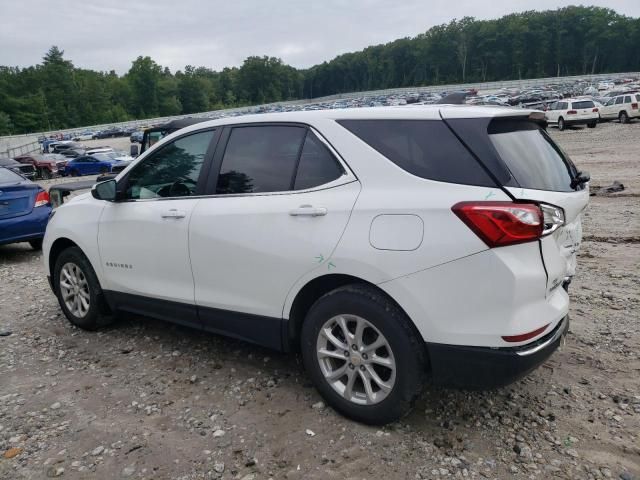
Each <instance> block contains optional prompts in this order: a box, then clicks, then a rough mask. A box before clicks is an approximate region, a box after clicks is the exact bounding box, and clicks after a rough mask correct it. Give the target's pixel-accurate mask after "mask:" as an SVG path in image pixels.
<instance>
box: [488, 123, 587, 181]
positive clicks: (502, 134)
mask: <svg viewBox="0 0 640 480" xmlns="http://www.w3.org/2000/svg"><path fill="white" fill-rule="evenodd" d="M489 138H490V139H491V142H492V143H493V146H494V147H495V149H496V150H497V151H498V154H499V155H500V158H501V159H502V161H503V162H504V163H505V164H506V166H507V168H509V170H510V171H511V175H512V176H513V178H514V179H515V180H516V181H517V182H518V185H519V186H520V187H522V188H530V189H533V190H552V191H556V192H571V191H574V188H572V187H571V180H572V179H573V178H574V177H575V176H576V174H577V170H576V167H575V165H574V164H573V163H572V162H571V160H570V159H569V157H567V155H566V154H565V153H564V152H563V151H562V150H561V149H560V147H558V145H556V144H555V142H554V141H553V140H551V138H549V136H548V135H547V133H546V132H545V131H544V130H543V129H542V128H540V127H539V126H538V125H537V124H535V123H532V122H517V121H511V122H493V123H492V124H491V125H489Z"/></svg>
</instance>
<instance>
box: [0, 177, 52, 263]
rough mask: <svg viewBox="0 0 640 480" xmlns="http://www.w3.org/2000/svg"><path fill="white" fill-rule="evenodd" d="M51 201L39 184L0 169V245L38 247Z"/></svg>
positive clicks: (47, 218)
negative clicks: (21, 243)
mask: <svg viewBox="0 0 640 480" xmlns="http://www.w3.org/2000/svg"><path fill="white" fill-rule="evenodd" d="M50 213H51V202H50V201H49V194H48V193H47V192H46V191H44V190H43V189H42V188H41V187H40V186H39V185H37V184H35V183H33V182H32V181H30V180H27V179H26V178H24V177H22V176H21V175H18V174H17V173H15V172H12V171H11V170H9V169H7V168H4V167H0V245H4V244H5V243H17V242H29V243H30V244H31V246H32V247H33V248H34V249H35V250H39V249H40V248H42V238H43V237H44V231H45V229H46V228H47V222H48V221H49V214H50Z"/></svg>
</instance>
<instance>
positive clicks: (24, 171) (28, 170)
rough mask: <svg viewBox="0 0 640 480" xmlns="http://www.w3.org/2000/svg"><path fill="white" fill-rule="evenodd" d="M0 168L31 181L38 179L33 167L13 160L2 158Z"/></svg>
mask: <svg viewBox="0 0 640 480" xmlns="http://www.w3.org/2000/svg"><path fill="white" fill-rule="evenodd" d="M0 167H5V168H8V169H9V170H12V171H14V172H15V173H17V174H19V175H22V176H23V177H25V178H27V179H29V180H35V178H36V169H35V168H34V166H33V165H28V164H24V163H20V162H16V161H15V160H13V159H12V158H0Z"/></svg>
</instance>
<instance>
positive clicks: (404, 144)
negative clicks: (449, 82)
mask: <svg viewBox="0 0 640 480" xmlns="http://www.w3.org/2000/svg"><path fill="white" fill-rule="evenodd" d="M338 123H340V124H341V125H342V126H343V127H345V128H346V129H348V130H349V131H350V132H351V133H353V134H355V135H356V136H358V137H359V138H360V139H361V140H363V141H364V142H366V143H367V144H369V145H370V146H371V147H373V148H375V149H376V150H377V151H378V152H380V153H381V154H382V155H384V156H385V157H387V158H388V159H389V160H391V161H392V162H393V163H395V164H396V165H398V166H399V167H400V168H402V169H404V170H406V171H407V172H409V173H412V174H413V175H417V176H419V177H422V178H428V179H430V180H438V181H441V182H450V183H463V184H466V185H494V183H493V181H492V180H491V179H490V178H489V177H488V175H487V174H486V173H485V171H484V170H483V169H482V167H480V165H479V164H478V163H477V162H476V160H475V159H474V158H473V157H472V156H471V155H470V154H469V152H468V151H467V149H466V148H465V147H464V146H463V145H462V144H461V143H460V142H459V141H458V139H457V138H456V137H455V136H454V135H453V134H452V133H451V131H450V130H449V128H448V127H447V126H446V125H445V123H444V122H442V121H440V120H342V121H340V122H338Z"/></svg>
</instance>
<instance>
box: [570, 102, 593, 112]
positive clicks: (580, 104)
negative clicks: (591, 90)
mask: <svg viewBox="0 0 640 480" xmlns="http://www.w3.org/2000/svg"><path fill="white" fill-rule="evenodd" d="M572 105H573V108H575V109H576V110H578V109H580V108H593V107H594V106H595V105H594V104H593V102H592V101H590V100H588V101H586V100H585V101H582V102H573V104H572Z"/></svg>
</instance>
